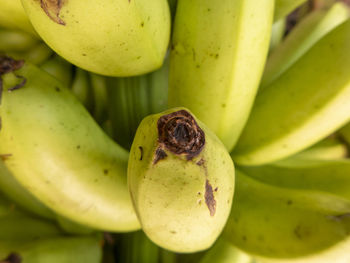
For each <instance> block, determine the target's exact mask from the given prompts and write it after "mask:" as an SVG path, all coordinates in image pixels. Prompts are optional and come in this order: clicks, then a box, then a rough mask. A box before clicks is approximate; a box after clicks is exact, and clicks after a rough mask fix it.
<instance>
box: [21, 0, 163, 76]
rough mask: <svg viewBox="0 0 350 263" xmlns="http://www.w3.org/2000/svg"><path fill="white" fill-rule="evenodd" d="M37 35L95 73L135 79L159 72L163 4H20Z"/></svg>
mask: <svg viewBox="0 0 350 263" xmlns="http://www.w3.org/2000/svg"><path fill="white" fill-rule="evenodd" d="M22 4H23V7H24V9H25V11H26V13H27V14H28V17H29V19H30V21H31V22H32V24H33V26H34V28H35V29H36V31H37V32H38V34H39V35H40V36H41V37H42V38H43V39H44V41H45V42H46V43H47V44H48V45H49V46H50V47H51V48H52V49H53V50H55V51H56V52H57V53H58V54H59V55H60V56H62V57H63V58H65V59H66V60H68V61H69V62H71V63H73V64H74V65H77V66H78V67H81V68H83V69H85V70H88V71H92V72H94V73H98V74H102V75H108V76H120V77H122V76H134V75H139V74H144V73H147V72H150V71H153V70H155V69H157V68H159V67H160V66H161V65H162V63H163V59H164V56H165V52H166V49H167V47H168V42H169V36H170V11H169V6H168V2H167V0H153V1H147V0H139V1H131V0H130V1H126V0H113V1H108V2H106V1H102V0H100V1H96V0H89V1H66V0H65V1H59V0H54V1H52V0H41V1H32V0H22Z"/></svg>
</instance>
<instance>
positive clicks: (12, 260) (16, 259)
mask: <svg viewBox="0 0 350 263" xmlns="http://www.w3.org/2000/svg"><path fill="white" fill-rule="evenodd" d="M21 262H22V257H21V256H20V255H19V254H17V253H10V254H9V255H8V256H7V258H5V259H3V260H0V263H21Z"/></svg>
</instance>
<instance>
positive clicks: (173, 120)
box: [158, 110, 205, 160]
mask: <svg viewBox="0 0 350 263" xmlns="http://www.w3.org/2000/svg"><path fill="white" fill-rule="evenodd" d="M158 142H159V144H160V146H164V147H165V148H166V149H167V150H169V151H170V152H172V153H174V154H179V155H180V154H184V155H186V157H187V159H188V160H191V159H192V158H193V157H195V156H197V155H198V154H199V153H200V152H201V151H202V149H203V147H204V145H205V135H204V132H203V130H202V129H201V128H200V127H199V126H198V124H197V122H196V121H195V119H194V118H193V116H192V115H191V114H190V113H189V112H187V111H185V110H179V111H176V112H173V113H170V114H167V115H164V116H162V117H160V118H159V120H158Z"/></svg>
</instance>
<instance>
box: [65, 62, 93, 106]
mask: <svg viewBox="0 0 350 263" xmlns="http://www.w3.org/2000/svg"><path fill="white" fill-rule="evenodd" d="M70 88H71V90H72V92H73V94H74V95H75V96H76V97H77V99H78V100H79V101H80V102H81V103H82V104H83V105H84V106H85V108H86V109H87V110H88V111H90V112H91V111H92V108H93V102H94V101H93V90H92V87H91V82H90V74H89V72H87V71H85V70H83V69H81V68H78V67H76V68H75V75H74V78H73V81H72V85H71V87H70Z"/></svg>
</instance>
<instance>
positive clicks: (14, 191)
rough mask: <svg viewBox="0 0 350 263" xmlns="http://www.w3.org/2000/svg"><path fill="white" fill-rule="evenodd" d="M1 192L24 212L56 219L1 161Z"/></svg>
mask: <svg viewBox="0 0 350 263" xmlns="http://www.w3.org/2000/svg"><path fill="white" fill-rule="evenodd" d="M0 190H1V191H2V192H3V193H4V194H5V195H6V196H7V197H8V198H9V199H11V200H13V201H14V202H15V203H16V204H18V205H19V206H20V207H21V208H23V209H24V210H27V211H29V212H31V213H33V214H36V215H39V216H41V217H44V218H48V219H53V218H55V215H54V213H53V212H52V211H51V210H50V209H48V208H47V207H46V206H45V205H43V204H42V203H40V202H39V201H38V200H37V199H36V198H34V197H33V196H32V195H31V194H30V193H29V192H28V191H27V190H26V189H25V188H24V187H22V186H21V185H20V184H19V183H18V182H17V180H16V179H15V178H14V177H13V175H12V174H11V173H10V172H9V171H8V169H7V168H6V166H5V164H4V162H3V161H0Z"/></svg>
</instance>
